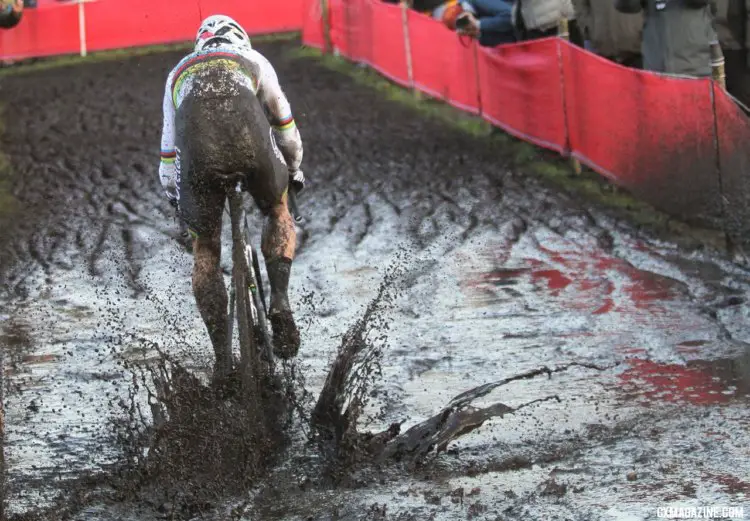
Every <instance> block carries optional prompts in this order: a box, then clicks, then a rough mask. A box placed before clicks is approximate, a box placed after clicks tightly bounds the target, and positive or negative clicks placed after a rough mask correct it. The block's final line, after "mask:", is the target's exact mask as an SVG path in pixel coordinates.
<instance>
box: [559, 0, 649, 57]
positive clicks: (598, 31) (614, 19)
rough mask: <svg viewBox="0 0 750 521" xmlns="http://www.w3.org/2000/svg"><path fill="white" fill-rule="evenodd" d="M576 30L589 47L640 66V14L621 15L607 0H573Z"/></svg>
mask: <svg viewBox="0 0 750 521" xmlns="http://www.w3.org/2000/svg"><path fill="white" fill-rule="evenodd" d="M574 4H575V11H576V20H577V21H578V29H579V30H580V32H581V36H582V38H583V40H584V41H585V42H587V43H588V44H590V45H591V48H590V50H592V51H593V52H595V53H597V54H599V55H600V56H604V57H605V58H607V59H609V60H612V61H614V62H617V63H621V64H622V65H625V66H627V67H636V68H640V67H641V65H642V60H641V33H642V31H643V14H640V13H639V14H624V13H620V12H618V11H617V10H616V9H615V4H614V2H611V1H608V0H604V1H603V0H574Z"/></svg>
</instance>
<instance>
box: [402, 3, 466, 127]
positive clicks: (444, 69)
mask: <svg viewBox="0 0 750 521" xmlns="http://www.w3.org/2000/svg"><path fill="white" fill-rule="evenodd" d="M408 20H409V39H410V43H411V56H412V58H411V59H412V70H413V72H414V86H415V87H416V88H417V89H419V90H421V91H422V92H425V93H426V94H429V95H430V96H432V97H435V98H438V99H442V100H444V101H446V102H447V103H450V104H451V105H453V106H454V107H456V108H459V109H461V110H465V111H467V112H471V113H473V114H477V113H479V85H478V84H477V60H476V55H475V54H474V53H475V52H476V43H475V41H474V40H469V41H468V42H467V45H464V44H463V43H462V42H461V40H460V39H459V37H458V36H457V35H456V33H455V32H453V31H450V30H449V29H448V28H447V27H445V26H444V25H443V24H441V23H440V22H438V21H437V20H434V19H432V18H430V17H429V16H426V15H423V14H420V13H418V12H416V11H412V10H409V13H408Z"/></svg>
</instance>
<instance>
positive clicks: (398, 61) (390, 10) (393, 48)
mask: <svg viewBox="0 0 750 521" xmlns="http://www.w3.org/2000/svg"><path fill="white" fill-rule="evenodd" d="M361 1H362V2H364V3H370V4H371V5H372V33H371V34H372V47H371V49H372V52H371V55H370V61H369V64H370V65H371V66H372V67H373V68H375V69H376V70H377V71H378V72H380V73H381V74H383V75H384V76H387V77H388V78H390V79H391V80H393V81H395V82H396V83H400V84H401V85H407V86H408V85H409V70H408V67H407V64H406V63H407V62H406V41H405V39H404V23H403V16H402V13H401V7H399V6H398V5H394V4H386V3H384V2H381V1H380V0H361Z"/></svg>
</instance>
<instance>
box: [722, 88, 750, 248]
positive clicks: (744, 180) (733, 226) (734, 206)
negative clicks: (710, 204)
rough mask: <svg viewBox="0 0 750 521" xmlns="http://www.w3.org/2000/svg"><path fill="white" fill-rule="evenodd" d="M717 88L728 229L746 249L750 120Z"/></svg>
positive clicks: (748, 241)
mask: <svg viewBox="0 0 750 521" xmlns="http://www.w3.org/2000/svg"><path fill="white" fill-rule="evenodd" d="M714 91H715V103H716V123H717V128H718V134H719V163H720V166H721V182H722V191H723V193H724V196H725V199H724V204H725V213H726V215H725V223H726V231H727V232H728V233H729V235H730V236H731V237H732V238H733V239H734V240H735V242H737V243H739V244H741V245H743V246H744V248H745V250H746V251H747V250H748V247H749V246H750V204H748V201H750V120H748V119H747V116H745V114H744V113H743V112H742V110H740V108H739V107H738V106H737V105H736V104H735V103H734V101H732V99H731V98H730V97H729V96H727V94H726V92H724V91H723V90H722V89H719V88H714Z"/></svg>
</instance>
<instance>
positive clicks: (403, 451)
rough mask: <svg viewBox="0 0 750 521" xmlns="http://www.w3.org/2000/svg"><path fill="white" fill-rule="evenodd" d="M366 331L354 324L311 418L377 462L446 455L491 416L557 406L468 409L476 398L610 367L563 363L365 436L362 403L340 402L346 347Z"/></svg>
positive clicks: (347, 366)
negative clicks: (578, 370) (407, 424)
mask: <svg viewBox="0 0 750 521" xmlns="http://www.w3.org/2000/svg"><path fill="white" fill-rule="evenodd" d="M366 316H367V314H366ZM365 329H366V326H365V324H362V323H360V324H357V325H356V326H355V327H354V328H353V329H352V330H351V331H350V332H349V333H348V335H347V336H345V341H344V346H343V348H342V349H341V351H340V353H339V357H337V359H336V361H335V362H334V365H333V367H332V368H331V372H330V373H329V375H328V378H327V379H326V385H325V387H324V391H323V392H322V393H321V396H320V400H319V402H318V408H319V410H318V414H317V415H316V416H315V417H314V420H315V421H316V422H317V423H316V427H317V428H318V429H320V428H323V429H324V430H325V431H328V432H329V433H335V434H336V440H335V441H336V444H337V445H338V448H348V447H351V448H355V449H364V451H365V452H366V453H368V455H369V456H370V457H371V458H373V459H374V460H376V461H379V462H385V460H397V461H404V460H411V461H413V462H417V461H420V460H422V459H424V458H425V457H426V456H427V455H429V454H430V453H432V452H433V451H434V452H435V454H439V453H440V452H443V451H445V450H446V449H447V447H448V444H449V443H450V442H451V441H454V440H456V439H458V438H459V437H461V436H463V435H465V434H468V433H470V432H472V431H474V430H475V429H477V428H479V427H481V426H482V425H483V424H484V423H485V422H486V421H487V420H489V419H491V418H496V417H499V418H502V417H503V416H505V415H506V414H512V413H515V412H517V411H519V410H521V409H523V408H526V407H529V406H531V405H534V404H538V403H541V402H546V401H550V400H556V401H558V402H560V398H559V397H558V396H557V395H553V396H548V397H545V398H539V399H535V400H532V401H530V402H527V403H524V404H521V405H519V406H517V407H510V406H508V405H505V404H503V403H499V402H498V403H495V404H493V405H490V406H489V407H485V408H481V409H479V408H476V407H472V406H471V402H473V401H474V400H476V399H477V398H481V397H483V396H486V395H487V394H489V393H490V392H492V391H493V390H494V389H497V388H498V387H501V386H503V385H507V384H509V383H511V382H514V381H519V380H528V379H531V378H535V377H537V376H541V375H545V374H546V375H547V376H548V377H551V376H552V374H554V373H559V372H562V371H566V370H568V369H570V368H572V367H582V368H587V369H595V370H598V371H603V370H606V369H608V367H601V366H597V365H594V364H587V363H578V362H573V363H570V364H566V365H562V366H559V367H556V368H554V369H550V368H548V367H541V368H538V369H534V370H531V371H527V372H525V373H521V374H518V375H514V376H510V377H508V378H504V379H502V380H499V381H497V382H491V383H488V384H484V385H481V386H478V387H475V388H473V389H470V390H469V391H466V392H464V393H461V394H459V395H458V396H456V397H455V398H453V399H452V400H451V401H450V402H449V403H448V405H447V406H446V407H445V408H443V409H442V410H441V411H440V412H439V413H438V414H436V415H434V416H432V417H431V418H428V419H427V420H425V421H423V422H421V423H419V424H417V425H415V426H413V427H411V428H410V429H409V430H407V431H406V432H404V433H401V432H400V424H393V425H391V426H390V427H389V428H388V429H387V430H385V431H383V432H380V433H377V434H364V433H358V432H357V431H356V425H355V424H356V416H357V413H358V412H359V408H360V405H361V404H359V403H357V402H356V400H354V399H352V400H350V402H351V403H352V404H353V405H350V406H349V408H347V410H346V411H343V410H342V408H343V404H344V403H345V402H346V401H347V400H345V399H343V397H344V396H345V395H346V389H345V384H346V382H347V381H348V380H349V375H350V373H351V371H352V367H353V365H354V363H353V360H352V358H353V357H352V352H351V349H347V343H349V344H351V343H352V340H354V339H359V340H360V341H361V340H362V332H363V331H364V330H365ZM357 344H359V343H357ZM358 347H359V349H360V350H361V349H362V348H363V347H362V346H361V345H358ZM334 397H335V398H334ZM352 407H354V410H352ZM318 408H316V409H318ZM329 439H330V438H329Z"/></svg>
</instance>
